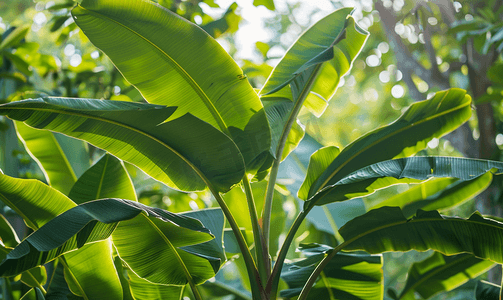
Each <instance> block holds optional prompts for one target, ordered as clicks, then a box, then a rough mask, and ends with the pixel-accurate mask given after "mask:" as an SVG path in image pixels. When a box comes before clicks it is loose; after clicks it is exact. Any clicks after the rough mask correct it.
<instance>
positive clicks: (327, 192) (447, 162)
mask: <svg viewBox="0 0 503 300" xmlns="http://www.w3.org/2000/svg"><path fill="white" fill-rule="evenodd" d="M493 168H494V169H496V171H495V172H496V173H497V174H500V173H503V162H499V161H490V160H482V159H470V158H459V157H442V156H416V157H407V158H399V159H393V160H387V161H383V162H380V163H376V164H373V165H370V166H367V167H365V168H362V169H360V170H358V171H356V172H353V173H351V174H349V175H348V176H346V177H344V178H342V179H341V180H339V181H338V182H337V183H335V184H334V185H329V186H326V187H325V188H324V189H323V190H322V191H321V192H319V193H318V194H316V195H315V196H314V197H313V198H311V199H310V200H308V201H306V202H305V204H304V205H305V206H306V205H323V204H326V203H330V202H333V201H334V198H335V197H337V199H340V200H344V199H351V198H355V197H358V196H362V195H368V194H371V193H373V192H374V191H375V190H377V189H380V188H384V187H387V186H390V185H393V184H397V183H411V182H417V181H418V180H426V179H429V178H432V177H452V178H458V179H460V180H462V181H466V180H471V179H475V178H477V177H479V176H481V175H484V174H485V173H486V172H489V171H491V170H492V169H493ZM338 187H341V188H338ZM461 187H462V186H461ZM334 194H336V195H335V196H334ZM340 200H339V201H340Z"/></svg>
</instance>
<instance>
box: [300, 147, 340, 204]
mask: <svg viewBox="0 0 503 300" xmlns="http://www.w3.org/2000/svg"><path fill="white" fill-rule="evenodd" d="M340 152H341V151H340V150H339V148H338V147H335V146H328V147H323V148H320V149H318V150H317V151H316V152H314V153H313V155H311V158H310V159H309V167H308V169H307V174H306V177H305V178H306V179H305V180H304V182H303V183H302V185H301V187H300V189H299V192H298V193H297V196H298V197H299V198H300V199H304V200H306V199H308V197H309V188H310V187H311V185H313V183H314V182H315V181H316V180H317V179H318V178H319V177H320V175H321V174H323V172H324V171H325V170H326V169H327V168H328V166H329V165H330V163H332V161H334V159H335V158H336V157H337V155H339V153H340Z"/></svg>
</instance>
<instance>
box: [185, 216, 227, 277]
mask: <svg viewBox="0 0 503 300" xmlns="http://www.w3.org/2000/svg"><path fill="white" fill-rule="evenodd" d="M181 215H183V216H187V217H190V218H194V219H198V220H199V221H201V223H203V225H204V227H205V228H207V229H208V230H209V231H210V232H211V233H212V234H213V235H214V236H215V238H214V239H212V240H211V241H207V242H204V243H201V244H197V245H192V246H185V247H181V248H180V249H182V250H184V251H185V252H188V253H191V254H194V255H196V256H199V257H202V258H204V259H206V260H208V262H209V264H210V265H211V267H212V268H213V271H214V272H215V274H216V273H217V272H218V270H219V269H220V267H221V266H222V264H223V263H224V262H225V261H226V260H227V257H226V256H225V251H224V247H223V243H224V223H225V219H224V214H223V212H222V210H221V209H220V208H209V209H200V210H197V211H190V212H185V213H181ZM200 267H201V268H202V266H200ZM212 277H213V276H212Z"/></svg>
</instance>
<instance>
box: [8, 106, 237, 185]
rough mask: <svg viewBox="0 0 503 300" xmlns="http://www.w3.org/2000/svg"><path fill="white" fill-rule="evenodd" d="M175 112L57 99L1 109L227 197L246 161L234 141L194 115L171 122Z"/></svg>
mask: <svg viewBox="0 0 503 300" xmlns="http://www.w3.org/2000/svg"><path fill="white" fill-rule="evenodd" d="M175 111H176V108H175V107H164V106H159V105H151V104H142V103H132V102H121V101H101V100H89V99H69V98H51V97H48V98H39V99H34V100H24V101H16V102H11V103H7V104H3V105H1V106H0V114H3V115H7V116H8V117H9V118H12V119H15V120H20V121H23V122H24V123H25V124H27V125H30V126H32V127H35V128H39V129H49V130H52V131H56V132H61V133H64V134H66V135H69V136H73V137H76V138H79V139H83V140H86V141H88V142H90V143H92V144H94V145H96V146H97V147H101V148H104V149H105V150H107V151H109V152H110V153H112V154H114V155H116V156H117V157H119V158H121V159H123V160H126V161H128V162H130V163H132V164H135V165H137V166H138V167H139V168H140V169H142V170H144V171H145V172H146V173H147V174H149V175H150V176H152V177H153V178H155V179H157V180H159V181H161V182H164V183H166V184H167V185H168V186H170V187H173V188H176V189H179V190H186V191H190V190H201V189H204V187H205V186H206V185H212V186H213V187H214V188H215V189H216V190H217V191H226V190H228V189H229V188H230V187H231V186H232V185H234V184H235V183H237V182H239V181H240V180H241V178H242V177H243V174H244V166H243V158H242V156H241V154H240V152H239V150H238V149H237V147H236V146H235V144H234V143H233V142H232V140H230V139H229V138H228V137H227V136H226V135H225V134H223V133H221V132H220V131H218V130H216V129H215V128H214V127H212V126H211V125H209V124H208V123H205V122H203V121H201V120H199V119H197V118H196V117H194V116H192V115H191V114H185V115H184V116H182V117H180V118H177V119H174V120H172V121H167V122H166V119H168V118H170V117H172V115H173V113H174V112H175Z"/></svg>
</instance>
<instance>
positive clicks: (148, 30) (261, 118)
mask: <svg viewBox="0 0 503 300" xmlns="http://www.w3.org/2000/svg"><path fill="white" fill-rule="evenodd" d="M72 15H73V18H74V20H75V22H76V23H77V25H78V26H79V27H80V28H81V29H82V31H83V32H84V33H85V34H86V35H87V37H88V38H89V40H90V41H91V42H92V43H93V44H94V45H95V46H96V47H98V48H100V49H101V50H102V51H103V52H105V54H106V55H107V56H108V57H109V58H110V59H111V60H112V62H113V63H114V65H115V66H116V67H117V68H118V69H119V71H120V72H121V73H122V74H123V75H124V77H125V78H126V79H127V80H128V81H129V82H130V83H131V84H132V85H134V86H135V87H136V88H137V89H138V90H139V91H140V92H141V94H142V95H143V97H145V99H146V100H147V101H148V102H149V103H153V104H161V105H169V106H176V107H178V109H177V110H176V112H174V113H173V115H172V116H171V119H175V118H178V117H181V116H183V115H185V114H186V113H190V114H192V115H194V116H195V117H197V118H199V119H201V120H203V121H205V122H208V123H210V124H211V125H213V126H215V127H216V128H218V129H220V130H221V131H223V132H224V133H226V134H228V135H230V136H231V137H232V139H233V141H234V142H235V143H236V145H237V146H238V148H239V149H240V151H241V153H242V154H243V157H244V161H245V165H246V168H247V170H248V171H250V172H253V171H256V170H257V169H258V168H259V167H260V166H261V163H262V162H263V161H262V160H263V154H262V153H263V152H267V151H269V147H270V139H271V138H270V132H269V126H268V124H267V117H266V115H265V112H264V110H263V107H262V104H261V103H260V100H259V98H258V96H257V94H256V93H255V92H254V90H253V88H252V87H251V85H250V83H249V82H248V80H247V79H246V76H244V75H243V71H242V70H241V69H240V68H239V66H238V65H237V64H236V63H235V62H234V60H233V59H232V58H231V57H230V56H229V54H227V53H226V52H225V50H224V49H223V48H222V47H221V46H220V44H218V42H217V41H216V40H214V39H213V38H212V37H210V36H209V35H208V34H207V33H206V32H205V31H204V30H202V29H201V28H200V27H198V26H196V25H195V24H193V23H191V22H189V21H187V20H185V19H184V18H181V17H180V16H178V15H176V14H174V13H172V12H171V11H169V10H167V9H165V8H163V7H161V6H160V5H157V4H156V3H153V2H151V1H141V0H84V1H82V3H81V4H80V5H78V6H77V7H75V8H74V9H73V10H72Z"/></svg>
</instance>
